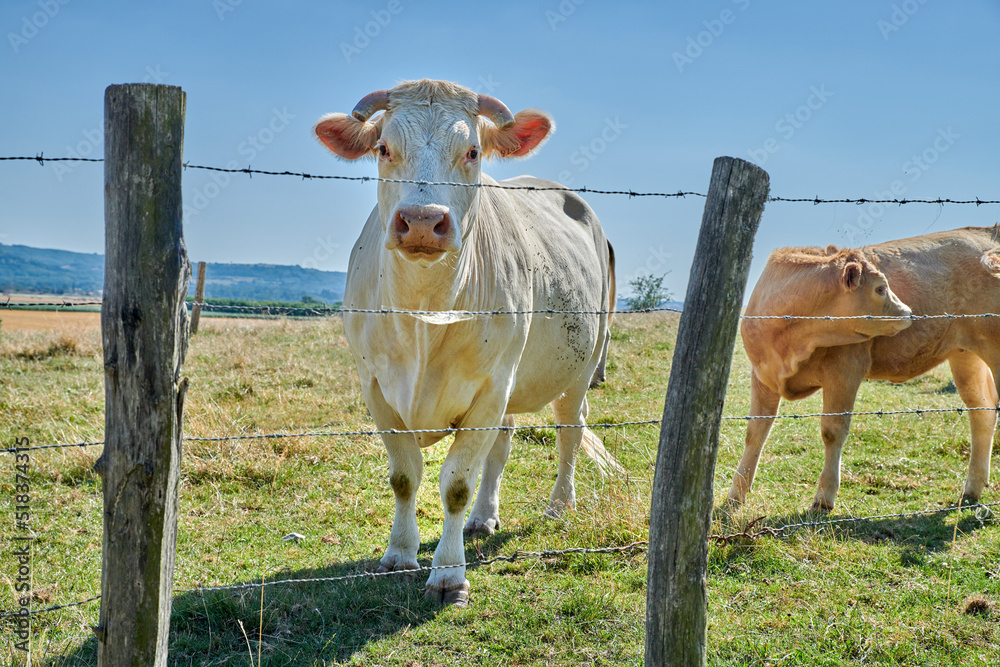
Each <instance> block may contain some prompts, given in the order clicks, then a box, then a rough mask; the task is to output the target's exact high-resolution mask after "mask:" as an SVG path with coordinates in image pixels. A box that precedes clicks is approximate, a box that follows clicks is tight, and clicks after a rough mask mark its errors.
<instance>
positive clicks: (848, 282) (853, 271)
mask: <svg viewBox="0 0 1000 667" xmlns="http://www.w3.org/2000/svg"><path fill="white" fill-rule="evenodd" d="M843 280H844V287H845V288H846V289H849V290H853V289H854V288H856V287H857V286H858V285H860V284H861V265H860V264H858V263H856V262H850V263H849V264H848V265H847V266H845V267H844V277H843Z"/></svg>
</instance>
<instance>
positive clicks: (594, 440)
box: [580, 428, 625, 475]
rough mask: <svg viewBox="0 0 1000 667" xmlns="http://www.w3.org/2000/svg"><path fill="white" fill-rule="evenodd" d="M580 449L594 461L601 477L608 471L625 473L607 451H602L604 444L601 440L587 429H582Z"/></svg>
mask: <svg viewBox="0 0 1000 667" xmlns="http://www.w3.org/2000/svg"><path fill="white" fill-rule="evenodd" d="M580 447H581V448H582V449H583V452H584V453H585V454H586V455H587V456H589V457H590V458H592V459H593V460H594V463H596V464H597V469H598V470H600V471H601V474H602V475H607V474H608V472H609V471H613V472H625V468H623V467H622V464H621V463H618V460H617V459H615V457H614V456H612V455H611V454H609V453H608V450H606V449H604V443H603V442H601V438H600V437H598V435H597V434H596V433H594V432H593V431H591V430H590V429H589V428H584V429H583V441H582V442H581V444H580Z"/></svg>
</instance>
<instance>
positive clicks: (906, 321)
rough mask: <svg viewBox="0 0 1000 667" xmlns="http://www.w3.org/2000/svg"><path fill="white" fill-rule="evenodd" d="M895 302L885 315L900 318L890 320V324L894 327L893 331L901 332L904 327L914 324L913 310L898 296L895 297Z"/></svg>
mask: <svg viewBox="0 0 1000 667" xmlns="http://www.w3.org/2000/svg"><path fill="white" fill-rule="evenodd" d="M894 301H895V303H894V304H892V305H893V306H894V307H893V308H891V309H889V312H886V313H885V315H888V316H889V317H894V318H899V319H894V320H889V323H890V325H891V326H892V327H893V330H894V331H893V333H899V332H900V331H902V330H903V329H906V328H908V327H909V326H910V325H911V324H913V311H912V310H911V309H910V307H909V306H907V305H906V304H905V303H903V302H902V301H900V300H899V299H898V298H897V299H894Z"/></svg>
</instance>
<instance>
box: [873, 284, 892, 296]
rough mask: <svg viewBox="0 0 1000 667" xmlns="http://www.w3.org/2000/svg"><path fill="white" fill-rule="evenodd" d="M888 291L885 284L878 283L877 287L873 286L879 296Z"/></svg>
mask: <svg viewBox="0 0 1000 667" xmlns="http://www.w3.org/2000/svg"><path fill="white" fill-rule="evenodd" d="M888 291H889V288H888V287H886V286H885V285H879V286H878V287H876V288H875V293H876V294H878V295H879V296H885V294H886V292H888Z"/></svg>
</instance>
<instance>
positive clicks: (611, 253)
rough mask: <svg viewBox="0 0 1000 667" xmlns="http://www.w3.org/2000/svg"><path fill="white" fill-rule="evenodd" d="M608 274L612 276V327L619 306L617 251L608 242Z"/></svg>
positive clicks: (610, 302) (610, 312)
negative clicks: (616, 277) (616, 274)
mask: <svg viewBox="0 0 1000 667" xmlns="http://www.w3.org/2000/svg"><path fill="white" fill-rule="evenodd" d="M608 273H609V274H610V276H611V280H610V284H609V287H608V326H611V318H612V317H613V316H614V312H615V307H616V306H617V305H618V295H617V293H616V288H615V249H614V247H613V246H612V245H611V241H608Z"/></svg>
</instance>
